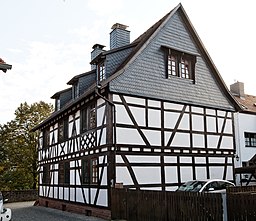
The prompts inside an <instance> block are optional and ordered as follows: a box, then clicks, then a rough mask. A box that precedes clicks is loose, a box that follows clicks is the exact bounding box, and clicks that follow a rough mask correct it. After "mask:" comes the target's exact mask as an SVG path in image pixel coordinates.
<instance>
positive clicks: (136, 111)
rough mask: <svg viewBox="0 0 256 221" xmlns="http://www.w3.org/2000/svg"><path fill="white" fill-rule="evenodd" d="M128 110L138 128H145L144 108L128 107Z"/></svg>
mask: <svg viewBox="0 0 256 221" xmlns="http://www.w3.org/2000/svg"><path fill="white" fill-rule="evenodd" d="M130 110H131V112H132V116H133V117H134V119H135V121H136V123H137V124H138V125H139V126H146V122H145V119H146V117H145V108H139V107H130Z"/></svg>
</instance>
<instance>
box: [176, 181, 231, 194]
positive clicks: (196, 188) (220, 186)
mask: <svg viewBox="0 0 256 221" xmlns="http://www.w3.org/2000/svg"><path fill="white" fill-rule="evenodd" d="M232 186H235V184H234V183H232V182H230V181H227V180H220V179H212V180H191V181H188V182H186V183H184V184H182V185H181V186H180V187H179V188H178V189H177V190H176V191H178V192H180V191H185V192H199V193H201V192H208V193H209V192H210V193H222V192H226V189H227V187H232Z"/></svg>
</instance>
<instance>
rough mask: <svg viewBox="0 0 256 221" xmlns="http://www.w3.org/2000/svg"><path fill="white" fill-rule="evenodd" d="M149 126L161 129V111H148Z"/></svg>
mask: <svg viewBox="0 0 256 221" xmlns="http://www.w3.org/2000/svg"><path fill="white" fill-rule="evenodd" d="M148 126H149V127H157V128H160V127H161V111H160V110H153V109H148Z"/></svg>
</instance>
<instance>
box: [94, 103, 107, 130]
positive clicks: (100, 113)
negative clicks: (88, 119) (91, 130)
mask: <svg viewBox="0 0 256 221" xmlns="http://www.w3.org/2000/svg"><path fill="white" fill-rule="evenodd" d="M105 108H106V106H102V107H100V108H99V109H97V114H96V117H97V120H96V122H97V126H98V127H99V126H101V125H102V123H103V124H105V123H106V119H104V115H105ZM103 119H104V121H103Z"/></svg>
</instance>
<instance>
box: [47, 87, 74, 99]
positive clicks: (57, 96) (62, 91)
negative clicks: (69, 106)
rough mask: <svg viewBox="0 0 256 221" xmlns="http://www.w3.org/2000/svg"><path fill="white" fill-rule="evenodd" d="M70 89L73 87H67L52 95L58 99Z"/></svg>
mask: <svg viewBox="0 0 256 221" xmlns="http://www.w3.org/2000/svg"><path fill="white" fill-rule="evenodd" d="M70 90H72V87H69V88H66V89H64V90H61V91H58V92H56V93H55V94H54V95H52V96H51V98H52V99H58V98H59V96H60V94H62V93H65V92H67V91H70Z"/></svg>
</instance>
